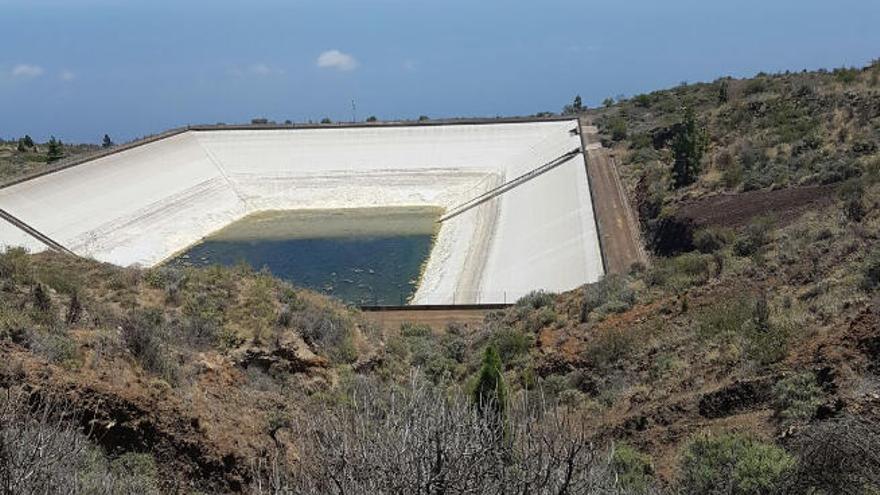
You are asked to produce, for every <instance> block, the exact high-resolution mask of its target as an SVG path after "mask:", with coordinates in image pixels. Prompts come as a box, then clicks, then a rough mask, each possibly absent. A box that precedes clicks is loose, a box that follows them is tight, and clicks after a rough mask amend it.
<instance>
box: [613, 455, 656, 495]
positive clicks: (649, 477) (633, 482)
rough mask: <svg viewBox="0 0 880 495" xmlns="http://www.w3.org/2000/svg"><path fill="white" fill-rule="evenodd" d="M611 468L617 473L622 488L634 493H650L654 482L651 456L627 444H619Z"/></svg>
mask: <svg viewBox="0 0 880 495" xmlns="http://www.w3.org/2000/svg"><path fill="white" fill-rule="evenodd" d="M611 469H612V470H614V473H615V474H617V478H618V480H620V486H621V488H623V489H625V490H628V491H630V492H632V493H637V494H644V493H648V490H649V489H650V488H651V485H652V484H653V482H654V466H653V464H652V462H651V456H649V455H647V454H643V453H641V452H639V451H638V450H636V449H635V448H633V447H631V446H629V445H627V444H619V445H617V446H616V447H615V448H614V454H613V455H612V456H611Z"/></svg>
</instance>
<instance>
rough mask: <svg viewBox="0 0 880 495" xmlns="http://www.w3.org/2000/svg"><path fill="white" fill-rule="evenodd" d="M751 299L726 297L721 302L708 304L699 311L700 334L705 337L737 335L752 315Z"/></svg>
mask: <svg viewBox="0 0 880 495" xmlns="http://www.w3.org/2000/svg"><path fill="white" fill-rule="evenodd" d="M753 304H754V302H753V301H752V300H751V299H748V298H744V297H740V298H733V299H724V300H723V301H722V302H721V304H713V305H710V306H707V307H705V308H703V309H702V310H700V311H699V312H698V313H697V325H698V334H699V336H700V337H702V338H705V339H712V338H715V337H718V336H727V335H736V334H739V333H740V332H742V330H743V328H744V327H745V325H746V324H747V323H748V322H749V320H750V319H751V317H752V305H753Z"/></svg>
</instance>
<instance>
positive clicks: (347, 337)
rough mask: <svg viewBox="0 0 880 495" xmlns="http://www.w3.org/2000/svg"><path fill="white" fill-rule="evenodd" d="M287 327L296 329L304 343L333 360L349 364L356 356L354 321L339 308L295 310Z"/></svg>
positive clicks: (311, 307) (312, 307)
mask: <svg viewBox="0 0 880 495" xmlns="http://www.w3.org/2000/svg"><path fill="white" fill-rule="evenodd" d="M290 326H291V328H294V329H296V330H297V331H299V334H300V335H301V336H302V338H303V340H305V341H306V343H307V344H309V345H311V346H313V347H315V348H316V349H318V350H319V351H321V352H323V353H324V354H325V355H328V356H330V357H331V358H332V359H334V360H335V361H339V362H344V363H350V362H354V361H355V360H356V359H357V350H356V349H355V347H354V341H353V330H354V323H353V322H352V320H351V318H350V317H349V316H348V315H347V314H344V313H342V312H341V311H340V310H337V309H334V308H332V307H314V306H310V307H308V308H305V309H303V310H302V311H297V312H296V313H294V314H293V316H292V318H291V323H290Z"/></svg>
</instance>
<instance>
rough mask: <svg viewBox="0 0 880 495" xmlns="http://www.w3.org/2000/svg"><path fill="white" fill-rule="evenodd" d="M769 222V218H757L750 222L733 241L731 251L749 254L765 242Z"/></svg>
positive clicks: (768, 230)
mask: <svg viewBox="0 0 880 495" xmlns="http://www.w3.org/2000/svg"><path fill="white" fill-rule="evenodd" d="M770 226H771V222H770V219H769V218H766V217H762V218H758V219H756V220H755V221H753V222H752V223H750V224H749V225H748V226H747V227H746V228H745V229H744V230H743V232H741V233H740V234H739V235H737V236H736V240H735V241H734V243H733V252H734V253H736V254H737V255H738V256H751V255H753V254H755V253H757V252H758V251H759V250H760V249H761V248H763V247H764V245H765V244H767V241H768V237H769V232H770Z"/></svg>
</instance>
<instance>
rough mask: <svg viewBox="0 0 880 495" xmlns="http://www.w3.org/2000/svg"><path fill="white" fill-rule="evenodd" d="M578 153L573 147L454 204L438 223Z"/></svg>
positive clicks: (528, 179)
mask: <svg viewBox="0 0 880 495" xmlns="http://www.w3.org/2000/svg"><path fill="white" fill-rule="evenodd" d="M580 153H581V149H580V148H575V149H573V150H571V151H569V152H568V153H564V154H562V155H560V156H558V157H556V158H554V159H553V160H550V161H549V162H547V163H545V164H543V165H541V166H540V167H538V168H535V169H533V170H530V171H529V172H526V173H524V174H522V175H520V176H519V177H517V178H515V179H511V180H509V181H507V182H505V183H504V184H501V185H500V186H498V187H495V188H493V189H491V190H489V191H486V192H484V193H483V194H480V195H479V196H477V197H475V198H473V199H471V200H469V201H466V202H464V203H462V204H460V205H458V206H456V207H455V208H452V209H451V210H450V211H449V213H447V214H445V215H443V216H442V217H440V219H439V220H437V222H438V223H439V222H445V221H446V220H449V219H450V218H453V217H457V216H458V215H461V214H462V213H464V212H466V211H468V210H470V209H471V208H474V207H476V206H479V205H481V204H483V203H485V202H486V201H489V200H491V199H492V198H495V197H497V196H499V195H501V194H504V193H505V192H507V191H509V190H511V189H513V188H515V187H517V186H519V185H520V184H522V183H524V182H528V181H530V180H532V179H534V178H535V177H538V176H539V175H541V174H544V173H546V172H549V171H550V170H553V169H554V168H556V167H558V166H560V165H562V164H563V163H565V162H567V161H569V160H571V159H572V158H574V157H575V156H577V155H579V154H580Z"/></svg>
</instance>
